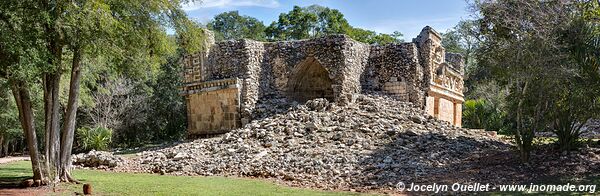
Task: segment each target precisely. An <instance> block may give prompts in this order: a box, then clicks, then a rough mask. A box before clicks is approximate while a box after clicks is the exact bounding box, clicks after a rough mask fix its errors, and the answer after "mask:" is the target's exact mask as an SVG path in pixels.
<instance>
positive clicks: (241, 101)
mask: <svg viewBox="0 0 600 196" xmlns="http://www.w3.org/2000/svg"><path fill="white" fill-rule="evenodd" d="M207 34H208V36H207V37H208V39H207V43H206V46H207V47H205V50H203V52H200V53H196V54H191V55H186V56H185V58H184V59H183V63H184V74H183V77H184V82H185V84H184V86H183V87H182V89H181V90H182V95H183V96H185V97H186V101H187V112H188V132H189V134H190V135H204V134H218V133H224V132H227V131H229V130H231V129H235V128H239V127H241V126H242V125H244V124H246V123H248V122H249V121H251V120H252V118H253V116H252V113H253V112H254V110H255V106H256V104H257V102H259V101H260V100H262V99H271V98H273V97H284V98H287V100H289V101H296V102H298V103H303V102H305V101H307V100H311V99H315V98H326V99H327V100H329V101H331V102H335V103H337V104H347V103H350V102H352V101H353V97H355V95H356V94H359V93H383V94H386V95H389V96H391V97H394V98H396V99H398V100H401V101H407V102H411V103H413V105H415V106H417V107H420V108H422V109H423V110H425V111H426V112H427V113H428V114H430V115H432V116H434V117H436V118H438V119H441V120H444V121H448V122H450V123H451V124H453V125H455V126H459V127H460V126H461V111H462V103H463V102H464V98H463V93H462V91H463V74H464V71H463V69H464V63H463V59H462V56H460V55H458V54H453V53H446V52H445V49H444V48H443V47H442V44H441V41H442V40H441V37H440V34H439V33H437V32H436V31H435V30H433V29H432V28H431V27H429V26H427V27H425V28H423V30H422V31H421V33H420V34H419V35H418V36H417V38H414V39H413V40H412V42H407V43H399V44H387V45H369V44H365V43H361V42H358V41H354V40H352V39H351V38H349V37H348V36H345V35H330V36H325V37H321V38H315V39H308V40H298V41H282V42H259V41H253V40H247V39H243V40H229V41H222V42H217V43H215V42H214V38H213V37H212V34H211V33H210V32H209V31H207Z"/></svg>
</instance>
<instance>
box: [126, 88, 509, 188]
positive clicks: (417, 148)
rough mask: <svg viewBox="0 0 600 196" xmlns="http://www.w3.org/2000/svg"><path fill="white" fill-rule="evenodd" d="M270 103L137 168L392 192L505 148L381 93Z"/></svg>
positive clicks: (143, 158)
mask: <svg viewBox="0 0 600 196" xmlns="http://www.w3.org/2000/svg"><path fill="white" fill-rule="evenodd" d="M277 103H289V102H287V101H285V100H281V101H278V102H277ZM272 104H274V103H273V102H270V103H268V104H266V103H265V104H258V105H257V110H258V111H262V113H261V114H260V116H264V118H261V119H258V120H254V121H252V122H250V123H249V124H247V125H245V126H244V127H243V128H240V129H235V130H232V131H231V132H229V133H227V134H224V135H223V136H221V137H217V138H210V139H198V140H195V141H192V142H187V143H181V144H178V145H176V146H173V147H169V148H164V149H160V150H155V151H144V152H141V153H139V154H138V155H139V156H140V158H139V159H137V160H136V161H137V164H139V168H143V169H145V170H148V171H151V172H156V173H163V174H164V173H171V174H175V175H207V176H210V175H223V176H230V175H232V176H251V177H262V178H274V179H277V180H281V181H284V182H287V183H290V184H294V185H298V186H309V187H315V188H323V189H347V188H348V187H354V188H356V187H362V188H365V189H368V188H391V187H394V186H395V184H396V183H398V182H400V181H404V182H419V181H420V180H421V179H420V178H422V177H425V176H433V175H440V174H444V173H445V172H452V171H453V170H454V169H455V168H456V167H460V165H461V164H462V163H461V162H462V161H463V160H465V159H467V158H468V157H472V155H474V154H477V153H480V152H482V153H483V152H489V151H494V150H506V149H508V148H509V147H510V145H509V144H508V143H507V142H505V141H503V140H501V139H498V138H496V137H493V136H490V135H488V134H487V133H485V132H482V131H474V130H468V129H462V128H458V127H454V126H452V125H450V124H449V123H447V122H444V121H440V120H436V119H435V118H433V117H431V116H429V115H426V114H425V113H424V112H423V111H422V110H421V109H419V108H416V107H414V106H413V105H412V104H411V103H408V102H401V101H396V100H394V99H393V98H389V97H386V96H378V95H357V96H356V97H355V100H354V101H353V102H351V103H349V104H347V105H345V106H338V105H335V104H334V103H329V102H328V101H327V100H326V99H315V100H310V101H308V102H307V103H306V104H304V105H300V104H291V106H286V107H287V109H281V108H282V107H281V106H273V105H272ZM273 108H276V109H273ZM267 112H272V113H270V114H268V115H267V114H265V113H267Z"/></svg>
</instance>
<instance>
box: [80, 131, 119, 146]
mask: <svg viewBox="0 0 600 196" xmlns="http://www.w3.org/2000/svg"><path fill="white" fill-rule="evenodd" d="M112 135H113V131H112V130H111V129H108V128H104V127H94V128H88V127H82V128H79V129H77V137H78V139H77V141H78V142H79V145H80V146H81V149H82V150H84V151H90V150H108V149H109V147H110V144H111V143H112Z"/></svg>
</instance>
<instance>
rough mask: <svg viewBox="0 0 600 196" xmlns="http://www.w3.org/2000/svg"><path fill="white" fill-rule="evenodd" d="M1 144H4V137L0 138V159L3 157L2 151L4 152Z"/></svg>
mask: <svg viewBox="0 0 600 196" xmlns="http://www.w3.org/2000/svg"><path fill="white" fill-rule="evenodd" d="M3 144H4V136H0V157H4V156H5V155H4V153H3V152H4V151H3V150H4V148H3V147H4V145H3Z"/></svg>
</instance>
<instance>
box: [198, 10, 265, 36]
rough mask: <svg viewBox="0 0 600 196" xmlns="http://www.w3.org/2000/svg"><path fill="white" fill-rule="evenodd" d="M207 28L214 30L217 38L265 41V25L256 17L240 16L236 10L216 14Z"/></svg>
mask: <svg viewBox="0 0 600 196" xmlns="http://www.w3.org/2000/svg"><path fill="white" fill-rule="evenodd" d="M208 28H209V29H210V30H213V31H214V32H215V38H216V39H217V40H229V39H242V38H247V39H252V40H258V41H265V40H266V34H265V29H266V27H265V25H264V24H263V23H262V22H261V21H259V20H258V19H256V18H253V17H249V16H240V14H239V13H238V11H230V12H224V13H221V14H219V15H216V16H215V18H214V19H213V20H212V21H211V22H210V23H209V24H208Z"/></svg>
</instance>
